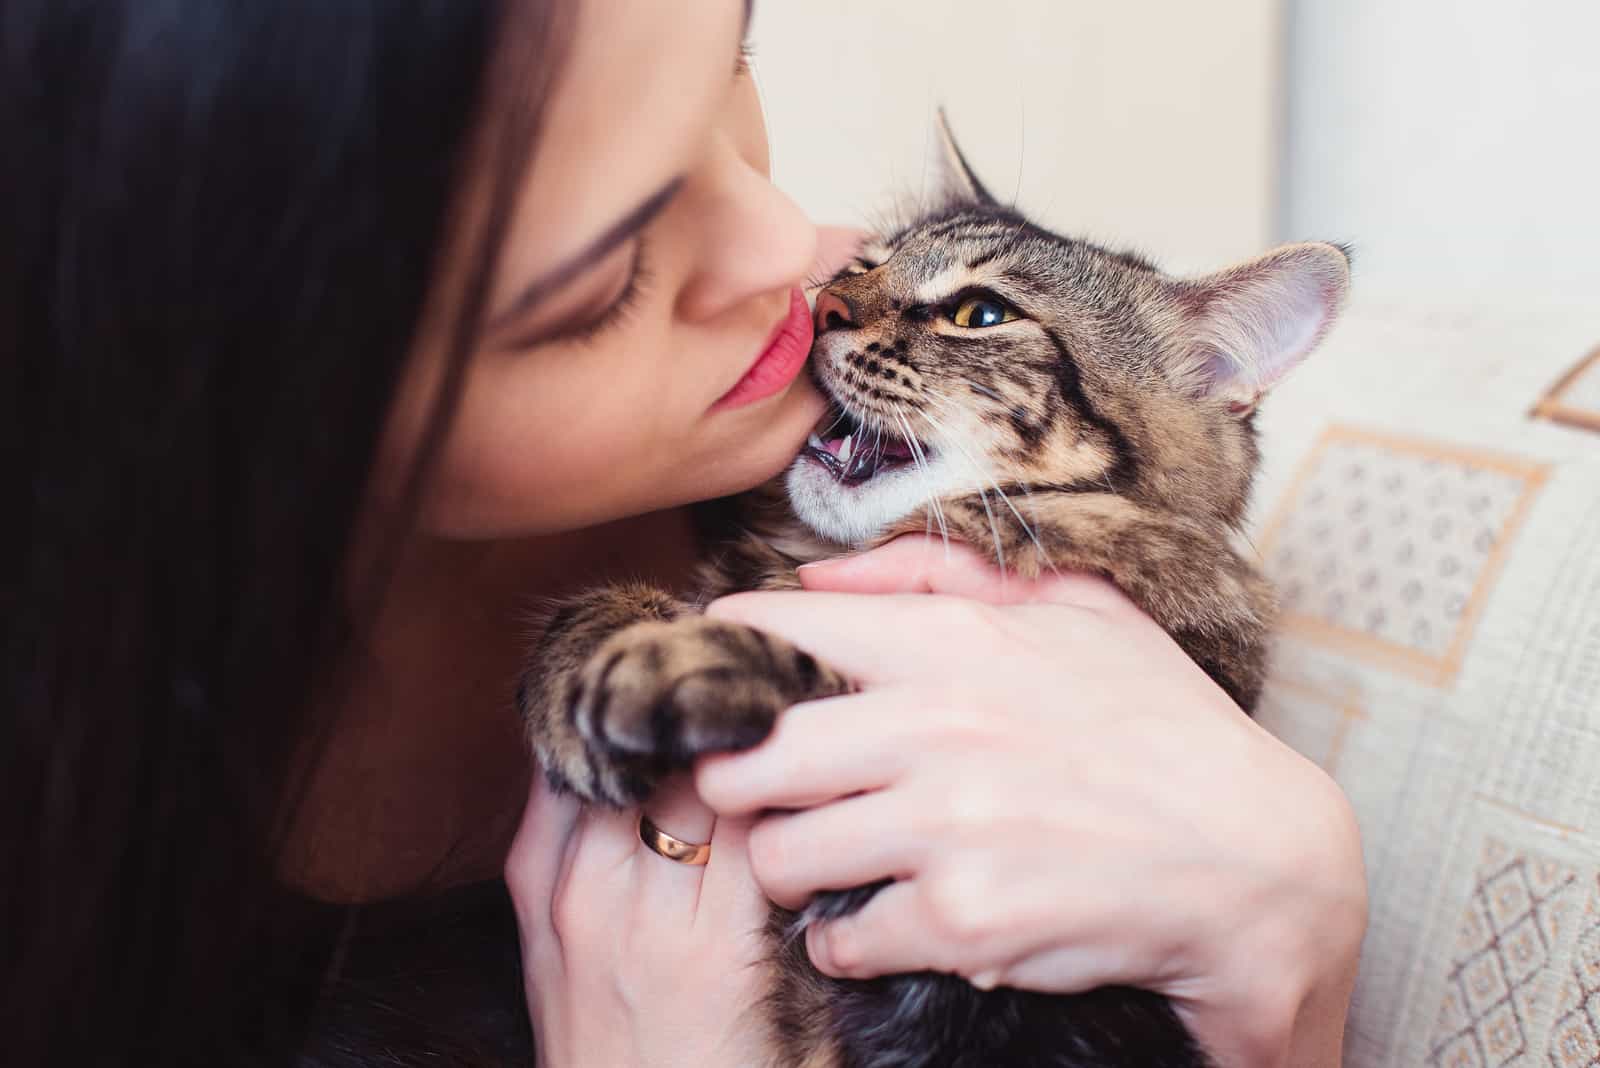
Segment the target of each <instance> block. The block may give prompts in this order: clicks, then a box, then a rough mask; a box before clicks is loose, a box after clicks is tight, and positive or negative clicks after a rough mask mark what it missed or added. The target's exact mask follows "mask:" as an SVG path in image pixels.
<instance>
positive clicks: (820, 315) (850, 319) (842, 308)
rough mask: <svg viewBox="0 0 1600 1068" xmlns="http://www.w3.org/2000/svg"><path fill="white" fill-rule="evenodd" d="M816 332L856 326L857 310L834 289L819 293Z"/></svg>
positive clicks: (848, 328)
mask: <svg viewBox="0 0 1600 1068" xmlns="http://www.w3.org/2000/svg"><path fill="white" fill-rule="evenodd" d="M816 319H817V323H816V332H817V333H819V334H821V333H823V332H825V331H828V330H853V329H854V328H855V326H856V317H855V310H854V309H852V308H851V307H850V302H849V301H847V300H845V299H844V298H843V297H841V296H840V295H839V294H837V293H835V292H833V291H832V290H828V289H824V290H823V291H822V292H820V293H818V294H817V310H816Z"/></svg>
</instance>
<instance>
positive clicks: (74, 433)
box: [0, 0, 561, 1066]
mask: <svg viewBox="0 0 1600 1068" xmlns="http://www.w3.org/2000/svg"><path fill="white" fill-rule="evenodd" d="M557 7H558V5H556V4H554V3H548V2H542V0H530V2H527V3H511V4H501V3H496V2H494V0H5V2H4V4H3V5H0V375H3V380H0V405H3V406H4V408H3V411H0V466H3V477H4V479H5V482H4V504H3V506H0V517H3V518H0V633H3V634H4V639H3V642H0V657H3V662H0V686H3V687H4V690H3V697H0V700H3V702H4V705H3V713H0V714H3V719H0V827H3V830H0V847H3V849H4V854H3V856H0V1049H3V1050H4V1051H5V1052H4V1059H5V1060H6V1061H7V1063H11V1064H17V1065H35V1064H46V1063H50V1064H70V1065H74V1066H77V1065H101V1064H181V1063H206V1064H217V1063H260V1064H284V1063H293V1062H295V1061H296V1060H297V1059H298V1060H302V1061H306V1062H313V1061H314V1062H320V1063H348V1064H361V1063H378V1062H381V1063H384V1064H405V1063H411V1059H410V1058H409V1057H408V1056H407V1054H406V1049H407V1046H408V1044H410V1045H412V1046H414V1047H415V1053H416V1060H417V1062H418V1063H422V1062H423V1061H424V1060H425V1061H426V1063H430V1064H437V1063H455V1062H458V1061H459V1062H461V1063H465V1062H467V1061H469V1060H474V1059H479V1060H482V1059H489V1058H488V1056H487V1054H485V1056H484V1057H482V1058H480V1057H478V1056H477V1054H481V1053H484V1051H485V1050H488V1049H489V1046H488V1045H487V1044H485V1043H477V1044H476V1045H475V1042H476V1040H474V1039H472V1038H471V1037H470V1036H460V1035H457V1036H455V1037H453V1038H450V1039H449V1040H448V1041H446V1039H445V1038H444V1037H442V1036H443V1035H446V1034H448V1033H449V1032H450V1030H451V1026H453V1025H447V1024H441V1025H439V1026H437V1027H434V1026H432V1025H430V1023H429V1021H428V1019H427V1014H428V1012H429V1011H431V1010H430V1009H429V1008H428V1006H429V1005H430V1004H434V1003H440V1002H442V1001H448V1000H449V999H450V997H452V996H454V995H451V994H449V992H448V991H447V990H446V988H448V986H449V983H448V982H445V981H444V980H443V979H442V978H441V975H442V973H441V972H440V971H439V970H438V966H437V965H436V964H434V963H427V964H415V965H407V966H405V968H404V969H403V974H401V975H400V979H399V984H400V989H399V992H398V993H396V992H395V989H394V983H393V982H392V980H394V978H395V973H394V969H393V968H388V967H385V966H377V967H372V968H364V967H363V966H362V965H361V964H360V963H359V957H360V954H359V953H355V954H353V955H352V947H359V945H360V944H362V943H363V940H364V939H367V938H368V936H371V937H372V938H377V939H379V940H382V939H383V937H385V936H386V935H393V936H394V938H397V939H398V938H401V937H402V936H401V935H400V934H399V933H397V932H398V930H399V928H398V927H397V926H396V925H397V924H398V925H399V926H404V922H403V921H401V920H397V919H396V918H395V917H394V916H393V915H390V914H388V913H385V912H384V911H383V910H377V911H376V912H374V913H372V914H371V915H370V916H368V917H367V918H366V919H364V920H363V923H362V924H361V927H360V931H359V932H358V933H357V934H355V935H352V933H351V927H352V925H351V923H350V917H349V915H348V914H345V913H343V912H340V911H339V910H325V909H317V908H314V907H312V906H310V905H309V904H307V903H305V902H300V901H296V900H294V899H293V898H292V897H291V896H290V895H286V894H284V893H282V892H281V891H279V890H278V889H276V888H275V887H276V883H275V879H274V870H275V864H276V860H277V849H278V846H279V841H280V839H281V837H282V831H283V821H284V815H285V806H286V803H287V802H288V801H290V800H292V795H293V794H294V791H295V775H294V773H293V771H294V769H295V768H296V767H298V766H299V764H300V763H301V759H300V758H301V757H303V755H304V752H305V747H306V744H307V740H308V739H314V738H315V737H316V731H317V725H316V716H315V712H314V709H313V703H312V700H311V695H312V694H313V693H316V692H319V691H320V690H321V689H322V688H324V687H325V686H326V685H328V684H329V682H330V678H329V673H330V668H331V665H333V664H335V663H337V662H338V658H339V653H340V650H341V648H342V644H343V643H344V642H345V641H347V639H348V637H349V635H350V633H351V629H352V627H353V626H355V625H357V623H358V621H353V620H351V619H350V618H349V615H348V613H347V611H346V608H347V605H346V602H345V600H344V598H343V597H342V595H341V574H342V572H343V569H344V567H345V563H346V556H347V552H348V551H349V549H350V545H351V540H352V536H353V530H354V526H355V523H356V521H357V517H358V514H359V512H360V507H361V502H362V500H363V492H364V489H365V487H366V486H367V483H368V478H369V474H370V472H371V468H372V466H373V462H374V453H375V447H376V443H377V441H378V437H379V434H380V431H381V428H382V426H383V423H384V419H385V416H386V413H387V411H388V409H389V405H390V402H391V395H392V394H393V392H394V389H395V385H396V382H397V381H398V379H399V377H400V374H401V371H402V368H403V365H404V361H405V357H406V355H407V353H408V349H409V347H410V344H411V341H412V338H413V335H414V333H415V332H416V330H417V327H418V323H419V320H420V316H421V312H422V309H423V306H424V300H425V298H426V296H427V294H428V291H429V286H430V283H431V281H432V280H433V278H434V277H435V272H436V269H437V267H438V261H439V254H440V250H441V247H442V243H443V242H444V240H445V238H446V234H447V231H448V230H449V229H450V227H451V223H452V217H451V205H452V203H453V198H454V194H456V193H457V191H458V185H459V184H460V180H461V177H460V176H461V171H462V169H463V166H464V160H465V159H466V157H467V155H468V154H469V150H470V149H471V147H472V145H473V144H474V143H475V141H476V137H475V132H476V131H477V130H479V129H481V128H482V121H483V120H484V116H485V114H486V112H487V111H488V110H489V109H485V108H484V107H483V103H482V102H483V100H484V98H485V96H486V93H487V92H488V88H487V87H488V83H489V79H490V77H491V72H493V71H497V70H499V69H500V66H501V64H500V63H499V62H498V60H497V59H495V58H493V57H497V56H499V55H500V54H501V53H502V52H503V50H504V49H505V48H507V47H509V48H512V49H514V51H515V52H516V58H517V63H516V64H514V65H515V66H517V67H518V68H519V69H520V70H521V72H522V74H521V76H520V80H519V79H510V80H508V81H507V82H506V83H505V84H504V85H498V84H497V91H498V90H503V89H504V88H506V87H507V86H510V87H512V95H513V96H514V95H515V93H517V92H524V91H525V95H524V96H523V98H522V99H520V100H513V101H512V103H513V104H514V105H521V107H522V109H523V110H519V108H518V107H516V106H513V107H512V108H510V109H509V114H510V115H511V116H512V121H511V122H509V123H506V124H505V126H504V129H503V130H500V131H499V134H500V136H499V137H498V139H495V138H491V139H490V140H491V141H493V142H494V143H496V144H501V145H504V146H506V148H505V151H503V152H498V153H496V154H495V155H496V158H497V160H498V163H497V168H498V169H499V171H500V172H503V173H501V176H500V178H498V179H497V180H496V181H495V182H494V183H493V184H494V200H493V201H492V203H493V204H494V205H495V208H494V209H493V210H491V211H490V213H489V215H488V218H487V219H486V220H485V226H484V233H483V235H482V240H481V241H480V242H479V244H478V246H477V258H476V262H475V264H474V265H473V271H472V274H471V277H470V279H469V280H468V282H467V284H466V285H465V287H464V292H463V296H462V300H461V302H460V322H461V327H460V329H458V330H457V331H456V334H455V342H454V352H453V356H452V360H451V364H450V366H451V367H452V368H453V369H454V371H453V373H452V375H451V378H450V382H449V383H447V388H446V389H445V390H444V395H443V397H442V398H441V400H440V403H439V408H438V412H437V415H436V418H435V420H434V427H433V433H432V434H431V435H430V440H431V441H434V442H436V441H437V439H438V437H439V436H440V435H441V434H442V433H443V429H444V427H445V426H446V424H447V420H448V414H449V411H450V408H451V404H452V403H453V395H454V392H455V389H454V385H453V384H454V383H458V382H459V378H460V367H461V364H462V362H463V360H464V356H465V353H466V352H467V351H469V349H470V347H471V343H472V328H473V327H474V326H475V323H476V319H477V314H478V312H479V311H480V310H481V304H482V299H483V295H484V293H485V292H486V290H487V282H488V277H489V273H490V271H491V269H492V267H493V260H494V256H495V253H496V251H497V245H496V243H495V240H494V235H495V234H496V233H498V232H499V231H498V228H497V225H496V223H497V221H503V220H504V218H505V209H506V207H507V205H508V204H509V200H510V190H511V189H512V188H513V187H514V186H515V184H516V183H515V175H516V173H517V171H518V169H519V168H520V167H521V166H522V165H523V164H524V163H525V162H526V158H527V155H528V152H529V151H530V146H531V143H532V140H533V138H534V133H535V130H536V125H537V124H536V118H537V112H538V104H539V102H540V100H541V99H542V95H543V93H544V90H545V89H547V88H548V81H549V77H550V75H549V71H551V70H553V69H554V66H555V64H556V60H557V58H558V56H557V53H558V52H559V50H560V49H559V41H558V39H559V38H560V36H561V34H560V33H558V32H557V29H556V27H557V22H558V19H557V12H556V10H555V9H556V8H557ZM513 12H514V14H515V17H516V19H517V24H516V26H515V30H514V33H513V32H512V31H511V30H509V29H508V27H507V24H506V20H507V19H509V18H512V17H513ZM511 37H514V40H508V38H511ZM427 451H428V450H426V449H425V450H424V453H425V454H426V452H427ZM424 459H425V457H424ZM469 897H470V900H467V901H466V902H465V906H464V907H465V909H466V912H468V913H471V912H473V910H474V909H475V908H477V906H479V905H482V906H483V907H484V908H485V909H487V910H488V911H489V912H490V913H492V914H494V915H495V916H497V917H499V918H501V919H503V918H504V912H503V895H501V894H499V893H498V892H497V890H496V888H493V887H490V888H488V889H487V890H486V891H480V892H475V894H473V895H469ZM423 908H424V909H425V910H426V911H425V917H426V920H427V922H426V923H424V924H423V925H422V926H423V927H424V928H425V929H426V931H427V932H431V933H432V934H433V935H437V936H438V939H439V940H440V941H441V942H442V943H444V944H447V949H449V950H459V951H461V952H462V953H465V954H467V955H472V954H475V953H478V952H479V951H480V950H481V949H482V947H483V946H484V945H486V944H488V943H487V942H485V941H484V940H482V939H478V938H477V936H475V935H468V934H463V933H462V932H463V931H464V930H467V929H469V928H472V927H473V925H472V924H471V923H466V924H463V922H462V921H461V920H460V917H461V916H462V915H463V914H464V913H463V912H462V909H460V908H456V907H455V906H454V905H452V906H450V907H444V906H441V905H439V904H438V903H437V902H428V903H424V905H423ZM473 929H475V928H473ZM413 934H415V932H413ZM407 937H409V936H407ZM496 937H497V939H498V941H497V942H496V943H495V944H496V945H498V946H499V947H500V951H501V956H502V957H505V956H506V954H507V953H509V954H510V957H511V958H512V963H511V966H510V967H509V968H508V969H506V971H507V972H510V973H514V972H515V966H514V954H515V946H514V940H515V931H514V928H509V927H506V928H500V929H498V931H497V935H496ZM507 940H510V946H509V949H508V948H507ZM391 941H392V939H391ZM417 959H418V960H421V959H422V958H421V957H419V958H417ZM430 959H432V958H430ZM487 970H488V971H493V968H492V967H489V968H487ZM495 974H497V975H503V974H504V973H498V972H497V973H495ZM506 982H507V983H510V984H512V985H513V986H514V984H515V977H514V974H513V975H511V976H510V978H509V979H507V980H506ZM386 983H388V984H389V985H388V986H385V984H386ZM504 985H506V984H505V983H502V987H503V986H504ZM441 990H446V992H445V993H442V994H441V993H440V991H441ZM505 993H506V991H505V990H504V989H501V990H500V991H499V994H505ZM436 995H437V996H436ZM511 999H512V1000H511V1003H512V1004H513V1005H514V1004H515V991H514V990H513V991H512V992H511ZM453 1011H454V1010H453V1009H452V1010H449V1011H446V1012H445V1013H444V1015H445V1016H449V1015H450V1012H453ZM501 1022H502V1023H504V1020H502V1021H501ZM512 1029H513V1030H515V1029H516V1028H515V1026H513V1028H512ZM313 1032H315V1033H316V1035H317V1037H316V1038H311V1037H308V1036H310V1035H311V1034H312V1033H313ZM429 1043H438V1044H439V1048H438V1049H437V1050H434V1051H433V1052H435V1053H440V1056H437V1057H435V1056H430V1051H429V1050H428V1049H425V1048H423V1047H425V1046H427V1045H428V1044H429ZM510 1048H511V1047H509V1046H503V1045H502V1046H497V1047H495V1050H496V1051H499V1052H500V1053H505V1052H506V1051H507V1050H509V1049H510ZM364 1050H370V1053H371V1055H370V1056H368V1055H367V1054H366V1053H365V1052H364ZM474 1051H476V1052H474ZM507 1055H510V1054H507Z"/></svg>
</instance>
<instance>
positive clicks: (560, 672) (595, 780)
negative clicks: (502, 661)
mask: <svg viewBox="0 0 1600 1068" xmlns="http://www.w3.org/2000/svg"><path fill="white" fill-rule="evenodd" d="M850 688H851V685H850V682H849V680H847V679H846V678H845V677H844V676H843V675H841V674H839V673H838V672H837V671H834V670H833V669H831V668H829V667H828V666H826V665H824V664H821V663H819V662H818V661H817V660H816V659H815V658H813V657H812V656H811V655H810V654H808V653H806V652H804V651H802V650H800V649H798V648H796V647H795V646H793V645H791V644H789V643H788V642H786V641H783V640H782V639H779V638H773V637H770V636H769V635H766V634H763V633H762V632H760V631H758V630H755V629H753V628H751V627H746V626H743V625H740V624H736V623H724V622H721V621H719V620H714V619H707V618H705V617H704V616H701V615H699V614H698V613H697V612H696V611H695V610H694V609H693V608H692V607H690V606H688V605H687V604H685V603H683V602H680V601H677V600H676V599H674V598H671V597H669V596H668V595H666V594H663V593H661V592H660V591H657V590H651V589H648V588H645V587H639V586H610V587H604V588H601V589H596V590H592V591H588V592H586V593H584V594H581V595H579V596H578V597H575V598H572V599H571V600H569V601H567V602H566V603H564V604H563V605H562V606H561V607H560V608H559V609H558V610H557V612H556V614H555V616H554V617H553V618H552V621H551V625H550V626H549V627H548V628H547V629H546V631H545V637H544V639H543V640H542V641H541V642H540V644H539V646H538V647H537V648H536V650H535V652H534V655H533V659H532V661H531V663H530V666H529V669H528V672H527V674H526V676H525V678H524V682H523V686H522V688H521V692H520V695H519V703H520V705H521V707H522V713H523V717H524V719H525V721H526V722H527V724H528V731H529V737H530V739H531V740H532V742H533V745H534V749H535V751H536V752H537V753H538V755H539V758H540V761H541V763H542V764H543V765H544V768H545V770H546V773H547V774H548V775H549V776H550V779H551V782H552V783H553V784H555V785H556V787H557V788H558V789H567V790H571V791H572V792H574V793H576V794H578V795H579V796H581V797H583V798H584V799H586V800H589V801H597V802H602V803H609V804H613V805H628V804H634V803H637V802H639V801H642V800H643V799H644V798H646V797H647V796H649V794H650V791H651V790H652V789H653V788H654V786H655V783H656V782H657V780H659V779H660V778H661V777H662V776H663V775H665V774H666V773H668V772H671V771H673V770H677V769H680V768H684V767H687V766H688V765H689V764H690V762H691V761H693V759H694V758H695V757H696V756H699V755H700V754H703V753H711V752H722V751H728V750H735V749H746V748H749V747H750V746H753V745H755V744H757V743H758V742H760V741H761V740H762V739H763V738H765V737H766V736H767V735H768V734H769V733H770V732H771V730H772V726H773V724H774V723H775V722H776V721H777V717H778V714H779V713H780V712H782V711H783V710H784V709H785V708H787V707H789V706H790V705H792V704H795V703H797V702H800V701H804V700H808V699H811V698H816V697H826V696H830V695H834V694H840V693H845V692H848V691H849V690H850Z"/></svg>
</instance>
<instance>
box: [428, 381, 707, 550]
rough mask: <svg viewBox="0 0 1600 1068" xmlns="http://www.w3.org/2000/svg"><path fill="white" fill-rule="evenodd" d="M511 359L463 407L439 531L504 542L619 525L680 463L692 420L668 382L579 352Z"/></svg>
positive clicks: (433, 491) (444, 458) (436, 503)
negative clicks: (644, 485)
mask: <svg viewBox="0 0 1600 1068" xmlns="http://www.w3.org/2000/svg"><path fill="white" fill-rule="evenodd" d="M495 359H496V357H489V358H488V360H489V361H493V360H495ZM500 359H504V360H505V362H504V363H502V364H500V365H499V366H494V365H490V366H485V367H483V368H481V369H480V370H478V371H476V372H475V373H474V374H473V376H472V378H471V380H470V381H469V383H468V386H467V390H466V393H465V395H464V396H463V397H462V401H461V406H460V409H459V411H458V413H457V417H456V421H455V425H454V427H453V428H452V431H451V434H450V438H449V441H448V444H447V445H446V447H445V450H444V452H443V454H442V455H441V457H440V461H439V464H438V467H437V468H436V470H435V474H434V476H433V477H432V478H431V479H430V483H429V487H428V491H427V493H426V495H425V499H424V507H423V522H424V524H425V526H426V528H427V530H428V532H429V533H432V534H437V535H444V536H453V537H474V538H478V537H503V536H515V535H523V534H533V533H544V532H549V531H553V530H559V529H571V528H573V527H578V526H584V525H587V524H588V523H591V522H600V521H603V520H606V519H612V518H616V516H617V515H618V514H621V513H623V512H625V511H626V510H627V501H628V500H629V499H630V498H631V497H633V496H636V495H637V491H638V486H639V484H640V482H641V481H642V480H650V479H652V478H657V477H659V466H660V465H661V464H663V462H664V461H665V459H666V458H670V457H671V456H673V455H677V454H681V452H682V450H683V447H684V441H683V439H684V437H685V436H686V433H687V429H688V427H687V425H686V424H687V422H688V421H687V420H685V419H683V418H681V416H680V414H679V409H680V408H681V405H680V404H679V403H678V398H675V397H671V396H668V395H666V393H665V390H664V388H663V386H664V384H662V383H658V382H654V381H651V380H649V379H648V376H642V375H639V374H638V373H635V374H632V375H629V374H622V373H617V372H616V371H614V370H612V369H608V368H607V367H606V366H605V365H604V364H603V363H602V364H599V365H596V363H595V361H592V360H585V359H584V358H582V357H581V356H578V355H574V354H557V353H529V354H526V355H525V356H512V357H510V358H504V357H502V358H500ZM641 379H644V381H641ZM651 386H655V387H656V388H655V389H654V394H655V397H654V399H655V401H656V403H655V404H654V405H651V404H649V403H647V402H646V401H645V400H644V398H645V397H648V396H649V395H650V387H651Z"/></svg>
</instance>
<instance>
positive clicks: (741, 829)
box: [695, 818, 770, 938]
mask: <svg viewBox="0 0 1600 1068" xmlns="http://www.w3.org/2000/svg"><path fill="white" fill-rule="evenodd" d="M750 822H751V821H750V820H748V819H742V818H739V819H719V820H717V828H716V832H715V833H714V834H713V835H712V837H711V859H710V861H709V862H707V864H706V866H705V868H704V869H703V870H704V873H705V874H704V875H703V876H702V879H701V883H700V899H699V909H698V911H697V912H696V913H695V923H696V926H697V927H701V928H704V929H709V930H717V929H722V928H726V927H727V926H730V925H731V926H733V927H734V928H736V929H742V930H745V931H748V932H749V933H750V935H751V937H753V938H758V937H760V935H761V933H762V931H763V930H764V929H765V927H766V922H767V910H768V908H769V907H770V906H769V905H768V903H767V898H766V895H764V894H763V893H762V892H761V887H760V885H759V884H758V883H757V882H756V877H755V874H754V873H753V872H752V871H751V870H750V830H751V828H750Z"/></svg>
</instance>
